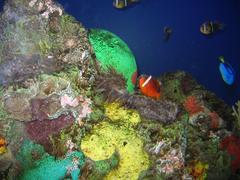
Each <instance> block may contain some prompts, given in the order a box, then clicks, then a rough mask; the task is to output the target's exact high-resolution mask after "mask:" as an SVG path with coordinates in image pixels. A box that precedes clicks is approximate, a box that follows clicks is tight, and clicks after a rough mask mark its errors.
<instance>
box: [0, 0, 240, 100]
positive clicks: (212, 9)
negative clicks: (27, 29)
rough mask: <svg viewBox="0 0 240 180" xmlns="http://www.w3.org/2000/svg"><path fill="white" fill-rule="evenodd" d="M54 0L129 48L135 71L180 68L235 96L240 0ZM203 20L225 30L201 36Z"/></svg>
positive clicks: (239, 77) (239, 79) (239, 92)
mask: <svg viewBox="0 0 240 180" xmlns="http://www.w3.org/2000/svg"><path fill="white" fill-rule="evenodd" d="M0 1H1V0H0ZM58 1H59V3H61V4H62V5H63V7H64V8H65V10H66V11H67V12H68V13H69V14H71V15H73V16H75V17H76V18H77V19H78V20H79V21H81V22H82V23H83V24H84V25H85V26H86V27H87V28H102V29H107V30H109V31H112V32H113V33H115V34H117V35H118V36H120V37H121V38H122V39H123V40H124V41H125V42H126V43H127V44H128V45H129V47H130V48H131V49H132V51H133V53H134V55H135V57H136V60H137V64H138V68H139V72H140V73H145V74H151V75H155V76H159V75H160V74H162V73H164V72H168V71H176V70H184V71H187V72H189V73H191V74H192V75H193V76H194V77H195V78H196V79H197V80H198V81H199V82H200V83H201V84H203V85H204V86H205V87H206V88H207V89H209V90H211V91H213V92H215V93H216V94H217V95H218V96H219V97H221V98H222V99H224V100H225V101H226V102H227V103H229V104H233V103H234V102H235V101H236V100H237V99H240V33H239V32H240V0H201V1H193V0H172V1H168V0H165V1H162V0H142V1H141V3H140V4H138V5H136V6H132V7H130V8H128V9H126V10H117V9H115V8H113V6H112V0H77V1H76V0H58ZM207 20H217V21H221V22H223V23H224V24H225V30H224V31H223V32H220V33H218V34H216V35H215V36H213V37H211V38H208V37H205V36H203V35H201V34H200V32H199V27H200V25H201V24H202V23H203V22H205V21H207ZM166 25H168V26H170V27H172V29H173V35H172V37H171V39H170V40H169V41H168V42H164V41H163V28H164V26H166ZM221 55H223V56H225V59H226V60H227V61H228V62H230V64H231V65H232V66H233V67H234V69H235V71H236V84H235V85H234V86H228V85H226V84H225V83H224V82H223V80H222V79H221V75H220V73H219V71H218V65H219V61H218V60H217V58H218V56H221Z"/></svg>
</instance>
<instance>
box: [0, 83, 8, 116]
mask: <svg viewBox="0 0 240 180" xmlns="http://www.w3.org/2000/svg"><path fill="white" fill-rule="evenodd" d="M3 95H4V90H3V88H2V87H0V120H4V119H5V118H7V115H8V113H7V112H6V111H5V109H4V106H3V99H2V97H3Z"/></svg>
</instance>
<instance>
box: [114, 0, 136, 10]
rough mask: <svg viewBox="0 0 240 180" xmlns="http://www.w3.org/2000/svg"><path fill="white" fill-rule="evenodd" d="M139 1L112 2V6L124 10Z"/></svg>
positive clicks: (120, 0) (115, 0) (118, 0)
mask: <svg viewBox="0 0 240 180" xmlns="http://www.w3.org/2000/svg"><path fill="white" fill-rule="evenodd" d="M139 1H140V0H114V1H113V6H114V7H115V8H117V9H124V8H126V7H128V6H129V5H131V4H134V3H138V2H139Z"/></svg>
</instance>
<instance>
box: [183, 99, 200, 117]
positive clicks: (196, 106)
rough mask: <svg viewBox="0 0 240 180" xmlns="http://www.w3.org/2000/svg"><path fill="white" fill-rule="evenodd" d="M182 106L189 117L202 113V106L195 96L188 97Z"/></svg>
mask: <svg viewBox="0 0 240 180" xmlns="http://www.w3.org/2000/svg"><path fill="white" fill-rule="evenodd" d="M183 106H184V108H185V109H186V111H187V112H188V113H189V115H190V116H191V115H194V114H197V113H199V112H203V111H204V108H203V106H202V104H201V103H200V102H199V101H198V99H197V98H196V96H188V97H187V98H186V99H185V101H184V103H183Z"/></svg>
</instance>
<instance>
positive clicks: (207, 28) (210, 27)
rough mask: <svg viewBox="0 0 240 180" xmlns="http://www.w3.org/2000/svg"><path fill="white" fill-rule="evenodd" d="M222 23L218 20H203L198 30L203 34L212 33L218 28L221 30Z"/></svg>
mask: <svg viewBox="0 0 240 180" xmlns="http://www.w3.org/2000/svg"><path fill="white" fill-rule="evenodd" d="M223 28H224V25H223V24H222V23H219V22H213V21H209V22H205V23H203V24H202V25H201V26H200V32H201V33H202V34H204V35H211V34H214V33H216V32H218V31H220V30H223Z"/></svg>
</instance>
